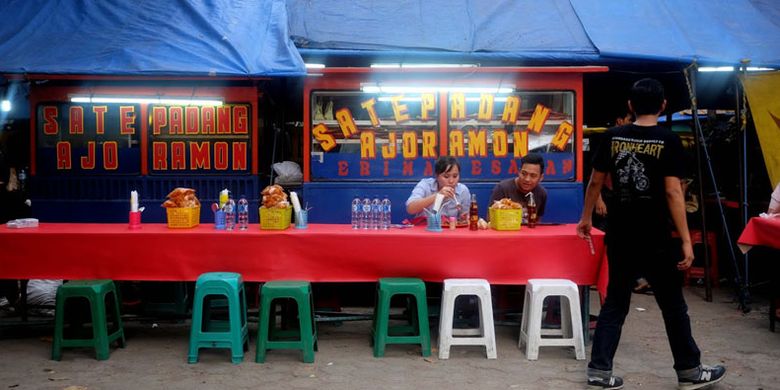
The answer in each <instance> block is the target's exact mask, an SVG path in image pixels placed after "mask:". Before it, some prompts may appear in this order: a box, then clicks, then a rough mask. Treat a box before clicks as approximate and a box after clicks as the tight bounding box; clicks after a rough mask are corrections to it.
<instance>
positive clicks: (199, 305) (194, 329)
mask: <svg viewBox="0 0 780 390" xmlns="http://www.w3.org/2000/svg"><path fill="white" fill-rule="evenodd" d="M203 298H205V296H204V295H203V292H202V291H197V289H196V291H195V299H194V300H193V301H192V302H193V303H192V324H191V326H190V348H189V353H188V354H187V363H189V364H195V363H197V362H198V352H199V351H200V347H199V346H198V340H199V335H200V332H201V328H202V326H203Z"/></svg>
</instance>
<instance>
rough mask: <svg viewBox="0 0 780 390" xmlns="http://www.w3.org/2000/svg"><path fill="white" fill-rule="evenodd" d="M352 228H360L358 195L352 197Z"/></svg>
mask: <svg viewBox="0 0 780 390" xmlns="http://www.w3.org/2000/svg"><path fill="white" fill-rule="evenodd" d="M352 228H353V229H360V197H359V196H357V195H355V199H352Z"/></svg>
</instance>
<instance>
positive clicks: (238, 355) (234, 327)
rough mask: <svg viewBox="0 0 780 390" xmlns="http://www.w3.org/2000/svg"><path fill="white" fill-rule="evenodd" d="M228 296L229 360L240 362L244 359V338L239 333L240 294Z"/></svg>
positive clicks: (235, 362) (240, 327)
mask: <svg viewBox="0 0 780 390" xmlns="http://www.w3.org/2000/svg"><path fill="white" fill-rule="evenodd" d="M227 298H228V311H229V313H228V320H229V322H230V352H231V356H230V360H231V361H232V362H233V364H238V363H241V362H242V361H243V360H244V340H243V337H242V335H241V330H242V329H243V326H242V324H241V309H242V308H243V303H242V302H241V295H240V294H239V295H238V296H234V295H230V296H228V297H227Z"/></svg>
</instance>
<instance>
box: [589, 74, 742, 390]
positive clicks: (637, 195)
mask: <svg viewBox="0 0 780 390" xmlns="http://www.w3.org/2000/svg"><path fill="white" fill-rule="evenodd" d="M628 106H629V109H630V110H632V111H633V112H634V114H635V115H636V121H635V122H634V123H633V124H629V125H626V126H620V127H615V128H612V129H610V130H609V131H608V132H607V134H606V137H605V138H604V140H603V142H602V143H601V144H600V146H599V147H598V149H596V152H595V154H594V157H593V172H592V175H591V179H590V183H589V184H588V189H587V191H586V194H585V206H584V209H583V212H582V218H581V219H580V222H579V224H578V225H577V234H578V235H579V236H580V237H582V238H585V239H590V230H591V227H592V218H591V217H592V213H593V207H594V205H595V203H596V199H597V198H598V196H599V193H600V192H601V187H602V185H603V183H604V179H605V177H606V176H607V174H610V175H611V176H612V186H613V197H612V199H611V201H610V204H608V207H609V214H608V215H607V218H608V224H609V231H608V232H607V238H606V240H607V244H608V245H607V255H608V258H609V286H608V287H607V298H606V301H605V302H604V305H603V306H602V308H601V312H600V313H599V318H598V322H597V324H596V333H595V336H594V338H593V349H592V352H591V360H590V363H589V364H588V385H589V386H590V387H591V388H598V389H620V388H622V387H623V380H622V379H621V378H620V377H617V376H614V375H612V361H613V358H614V356H615V352H616V351H617V347H618V343H619V342H620V334H621V329H622V327H623V322H624V320H625V318H626V315H627V314H628V310H629V305H630V303H631V290H632V288H633V287H634V279H635V276H636V275H637V274H641V275H644V276H645V277H646V278H647V280H648V281H649V282H650V284H651V285H652V286H653V290H654V296H655V299H656V302H657V303H658V306H659V307H660V308H661V311H662V313H663V318H664V325H665V327H666V335H667V338H668V339H669V345H670V346H671V349H672V355H673V357H674V369H675V370H676V371H677V378H678V385H679V388H680V389H700V388H703V387H706V386H709V385H711V384H713V383H716V382H719V381H720V380H721V379H723V376H724V375H725V373H726V369H725V368H724V367H723V366H720V365H718V366H713V367H709V366H704V365H702V364H701V360H700V357H701V353H700V351H699V348H698V347H697V346H696V342H695V341H694V339H693V336H692V335H691V324H690V318H689V317H688V306H687V305H686V304H685V299H684V298H683V294H682V277H681V275H680V271H683V270H686V269H688V268H689V267H690V266H691V263H692V262H693V247H692V245H691V237H690V233H689V232H688V224H687V221H686V219H685V201H684V198H683V193H682V187H681V184H680V179H681V178H682V177H683V176H684V161H683V155H682V154H683V149H682V143H681V142H680V139H679V138H678V137H677V136H676V135H674V134H673V133H672V132H671V131H670V130H669V129H665V128H662V127H659V126H658V115H659V114H660V113H661V112H663V110H664V109H665V108H666V100H665V99H664V90H663V86H662V85H661V83H659V82H658V81H656V80H653V79H643V80H640V81H637V82H636V83H635V84H634V86H633V87H632V89H631V95H630V99H629V101H628ZM672 229H676V231H677V232H678V233H679V235H680V237H681V238H682V252H681V250H680V249H681V248H680V242H679V241H674V240H673V239H672V237H671V232H672ZM681 254H682V260H681V259H680V255H681Z"/></svg>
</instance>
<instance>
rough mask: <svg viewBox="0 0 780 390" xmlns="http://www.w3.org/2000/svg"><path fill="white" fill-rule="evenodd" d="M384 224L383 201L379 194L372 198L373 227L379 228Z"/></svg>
mask: <svg viewBox="0 0 780 390" xmlns="http://www.w3.org/2000/svg"><path fill="white" fill-rule="evenodd" d="M381 224H382V201H381V200H379V196H378V195H374V199H373V200H371V229H373V230H377V229H379V226H380V225H381Z"/></svg>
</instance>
